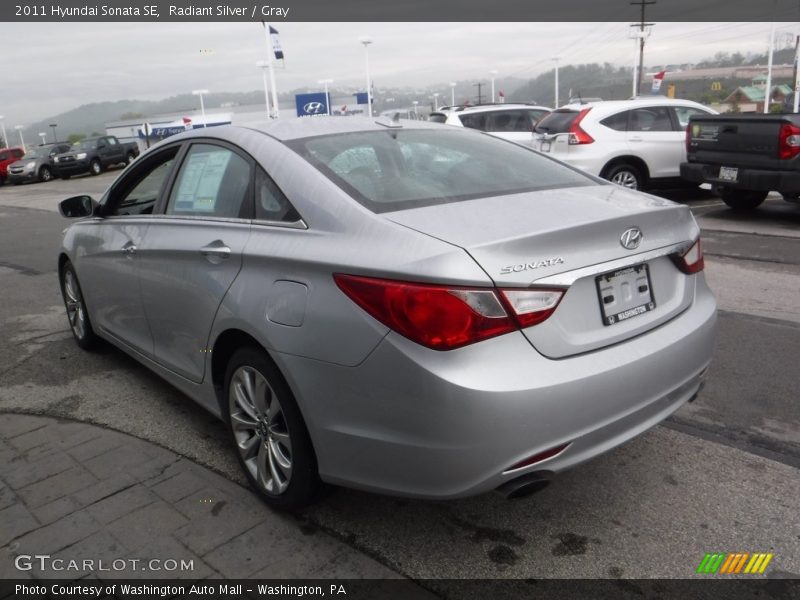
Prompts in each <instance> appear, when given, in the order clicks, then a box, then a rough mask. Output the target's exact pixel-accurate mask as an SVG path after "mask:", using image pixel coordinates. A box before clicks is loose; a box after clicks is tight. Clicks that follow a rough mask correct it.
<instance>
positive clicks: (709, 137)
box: [681, 114, 800, 210]
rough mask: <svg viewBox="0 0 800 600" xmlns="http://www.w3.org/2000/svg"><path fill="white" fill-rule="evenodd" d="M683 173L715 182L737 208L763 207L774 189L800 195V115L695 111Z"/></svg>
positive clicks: (795, 197) (787, 196)
mask: <svg viewBox="0 0 800 600" xmlns="http://www.w3.org/2000/svg"><path fill="white" fill-rule="evenodd" d="M686 148H687V157H686V162H684V163H683V164H681V176H682V177H683V178H684V179H686V180H687V181H691V182H693V183H698V184H699V183H710V184H711V185H712V186H713V187H714V189H715V190H716V191H717V192H718V193H719V195H720V196H721V197H722V199H723V200H724V201H725V203H726V204H727V205H728V206H730V207H731V208H734V209H737V210H752V209H754V208H756V207H758V206H759V205H760V204H761V203H762V202H764V199H765V198H766V197H767V194H768V193H769V192H770V191H772V190H774V191H776V192H780V193H781V194H782V195H783V197H784V199H786V200H789V201H791V202H796V201H797V200H798V197H800V115H796V114H766V115H765V114H753V115H719V116H702V117H700V116H694V117H692V119H691V121H690V125H689V128H688V129H687V130H686Z"/></svg>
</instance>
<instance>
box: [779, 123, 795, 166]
mask: <svg viewBox="0 0 800 600" xmlns="http://www.w3.org/2000/svg"><path fill="white" fill-rule="evenodd" d="M798 154H800V127H797V126H796V125H792V124H791V123H785V124H784V125H783V126H782V127H781V130H780V132H779V133H778V158H780V159H781V160H786V159H789V158H794V157H795V156H797V155H798Z"/></svg>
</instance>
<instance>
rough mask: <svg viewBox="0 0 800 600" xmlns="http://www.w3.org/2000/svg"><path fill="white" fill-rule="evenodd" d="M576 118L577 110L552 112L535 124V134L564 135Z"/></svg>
mask: <svg viewBox="0 0 800 600" xmlns="http://www.w3.org/2000/svg"><path fill="white" fill-rule="evenodd" d="M577 116H578V111H577V110H554V111H553V112H551V113H550V114H549V115H547V116H546V117H543V118H542V120H541V121H539V122H538V123H537V124H536V133H566V132H568V131H569V128H570V127H571V126H572V122H573V121H574V120H575V118H576V117H577Z"/></svg>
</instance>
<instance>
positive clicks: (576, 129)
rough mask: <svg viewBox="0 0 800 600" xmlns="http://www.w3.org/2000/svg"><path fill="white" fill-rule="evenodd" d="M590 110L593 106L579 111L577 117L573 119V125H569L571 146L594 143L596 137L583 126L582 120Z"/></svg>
mask: <svg viewBox="0 0 800 600" xmlns="http://www.w3.org/2000/svg"><path fill="white" fill-rule="evenodd" d="M590 110H592V107H591V106H590V107H589V108H584V109H583V110H582V111H581V112H579V113H578V116H577V117H575V120H574V121H572V125H570V126H569V144H570V145H571V146H575V145H578V144H592V143H594V138H593V137H592V136H590V135H589V134H588V133H586V132H585V131H584V130H583V129H582V128H581V121H583V118H584V117H585V116H586V115H587V114H589V111H590Z"/></svg>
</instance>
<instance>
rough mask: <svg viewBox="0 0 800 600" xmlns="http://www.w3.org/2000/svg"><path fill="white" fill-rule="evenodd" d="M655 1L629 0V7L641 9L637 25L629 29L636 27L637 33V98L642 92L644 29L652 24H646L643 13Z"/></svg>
mask: <svg viewBox="0 0 800 600" xmlns="http://www.w3.org/2000/svg"><path fill="white" fill-rule="evenodd" d="M655 3H656V0H639V1H638V2H634V1H633V0H631V2H630V4H631V6H638V7H640V8H641V16H640V18H639V23H638V24H633V25H631V27H638V28H639V32H638V34H637V37H638V38H639V70H638V72H637V74H636V95H637V96H639V95H640V94H641V92H642V70H643V69H644V40H645V38H646V37H647V36H646V35H645V28H646V27H652V26H653V25H654V23H646V22H645V18H644V11H645V8H646V7H647V6H648V5H650V4H655Z"/></svg>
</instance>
